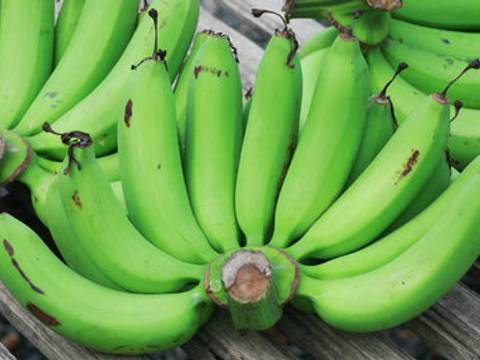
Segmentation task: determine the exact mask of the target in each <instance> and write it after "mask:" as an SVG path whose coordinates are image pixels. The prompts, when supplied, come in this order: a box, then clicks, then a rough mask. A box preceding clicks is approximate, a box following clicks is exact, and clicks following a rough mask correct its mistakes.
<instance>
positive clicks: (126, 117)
mask: <svg viewBox="0 0 480 360" xmlns="http://www.w3.org/2000/svg"><path fill="white" fill-rule="evenodd" d="M132 115H133V101H132V99H129V100H128V102H127V105H126V106H125V114H124V117H123V121H125V125H127V127H130V119H131V118H132Z"/></svg>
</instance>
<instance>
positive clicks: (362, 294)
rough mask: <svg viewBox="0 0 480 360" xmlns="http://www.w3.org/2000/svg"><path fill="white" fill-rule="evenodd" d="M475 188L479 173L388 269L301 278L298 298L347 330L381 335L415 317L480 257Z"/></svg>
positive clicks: (478, 194) (478, 197)
mask: <svg viewBox="0 0 480 360" xmlns="http://www.w3.org/2000/svg"><path fill="white" fill-rule="evenodd" d="M479 186H480V174H479V173H478V172H477V174H476V175H475V176H474V178H473V179H471V181H470V182H469V183H468V184H466V185H465V186H464V187H463V189H462V191H461V193H460V194H458V196H457V197H456V199H455V201H454V202H453V203H451V204H450V205H449V206H448V208H447V209H446V211H445V212H443V213H442V214H441V216H440V217H439V218H438V220H437V221H436V222H435V223H434V224H433V226H432V227H431V228H430V229H429V230H428V231H427V232H426V233H425V235H423V236H422V237H421V238H420V239H419V240H418V241H416V242H415V243H414V244H413V245H412V246H410V247H409V248H408V249H407V250H406V251H405V252H403V253H402V254H401V255H399V256H397V257H396V258H395V259H393V260H392V261H390V262H389V263H387V264H386V265H384V266H382V267H380V268H378V269H376V270H374V271H371V272H368V273H365V274H361V275H358V276H353V277H349V278H345V279H337V280H317V279H313V278H311V277H308V276H306V275H303V276H302V278H301V281H300V285H299V288H298V291H297V297H299V298H301V299H302V298H303V299H304V300H306V301H308V300H309V301H310V302H311V304H312V305H313V307H314V308H315V310H316V312H317V314H318V315H319V316H320V317H321V318H322V319H323V320H324V321H326V322H327V323H328V324H330V325H332V326H334V327H336V328H339V329H342V330H347V331H354V332H367V331H378V330H383V329H387V328H390V327H392V326H396V325H399V324H402V323H404V322H406V321H408V320H410V319H412V318H414V317H416V316H418V315H419V314H420V313H422V312H423V311H425V310H426V309H428V308H429V307H430V306H432V305H433V304H434V303H435V302H436V301H437V300H438V299H439V298H440V297H441V296H442V295H443V294H445V293H446V292H447V291H448V290H449V289H450V288H451V287H452V286H453V285H454V284H455V283H456V282H457V281H459V280H460V278H461V277H462V276H463V275H464V274H465V273H466V272H467V270H468V269H469V268H470V266H471V265H472V264H473V263H474V262H475V260H476V258H477V257H478V255H479V254H480V227H479V226H478V214H480V192H479V191H478V189H479Z"/></svg>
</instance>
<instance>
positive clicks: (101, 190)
mask: <svg viewBox="0 0 480 360" xmlns="http://www.w3.org/2000/svg"><path fill="white" fill-rule="evenodd" d="M72 149H73V150H75V151H74V152H73V153H72V155H73V156H74V157H71V156H69V157H68V159H67V161H68V166H67V164H65V169H67V170H69V171H67V172H68V174H67V175H62V176H60V188H61V194H62V201H63V205H64V207H65V211H66V214H67V217H68V219H69V221H70V224H71V228H72V231H73V232H74V233H75V234H76V236H77V238H78V241H79V244H80V246H81V247H82V248H83V249H84V251H85V252H86V253H87V254H88V256H89V257H90V259H91V260H92V261H93V263H94V264H95V265H96V266H97V267H98V268H99V269H100V271H101V272H103V273H104V274H105V275H106V276H107V277H109V278H110V279H111V280H112V281H114V282H115V283H117V284H119V285H120V286H121V287H123V288H124V289H127V290H130V291H134V292H141V293H159V292H169V291H176V290H179V289H181V288H183V287H184V286H185V285H186V284H188V283H192V282H193V283H195V282H198V281H200V280H201V279H202V277H203V272H204V268H203V267H202V266H199V265H192V264H188V263H184V262H182V261H180V260H177V259H175V258H173V257H171V256H169V255H167V254H166V253H164V252H163V251H162V250H160V249H157V248H156V247H155V246H153V245H152V244H150V243H149V242H148V241H147V240H146V239H145V238H144V237H143V236H142V235H141V234H140V233H139V232H138V231H137V230H136V229H135V227H134V226H133V225H132V224H131V223H130V222H129V220H128V219H127V217H126V216H125V213H124V212H123V210H122V208H121V207H120V206H119V205H118V201H117V199H116V198H115V195H114V193H113V191H112V189H111V188H110V186H109V183H108V181H107V179H106V177H105V175H104V174H103V173H102V171H101V169H100V167H99V166H98V164H97V163H96V160H95V155H94V152H93V149H92V148H91V147H87V148H85V149H83V148H78V147H76V148H72ZM74 159H76V161H78V164H79V165H80V167H81V170H80V169H79V167H77V166H75V165H76V164H77V162H76V161H75V160H74ZM125 254H128V256H127V257H126V256H125Z"/></svg>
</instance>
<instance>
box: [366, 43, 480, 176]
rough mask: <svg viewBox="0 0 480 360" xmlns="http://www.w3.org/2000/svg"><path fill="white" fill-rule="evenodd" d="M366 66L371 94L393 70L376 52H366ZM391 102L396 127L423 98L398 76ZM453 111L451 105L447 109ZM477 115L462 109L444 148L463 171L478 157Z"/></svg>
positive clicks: (478, 122)
mask: <svg viewBox="0 0 480 360" xmlns="http://www.w3.org/2000/svg"><path fill="white" fill-rule="evenodd" d="M367 58H368V63H369V68H370V74H371V76H372V83H373V86H374V89H375V91H379V90H380V89H381V88H382V87H383V86H384V84H385V82H386V81H388V79H389V78H390V74H391V73H392V72H393V71H394V69H393V68H392V66H391V65H390V64H389V63H388V61H387V60H386V59H385V58H384V56H383V54H382V52H381V51H380V50H379V49H371V50H370V51H369V52H368V57H367ZM389 92H390V95H391V97H392V99H395V114H396V117H397V120H398V122H399V123H400V124H402V123H403V121H404V119H405V118H406V117H407V116H408V115H409V114H410V113H411V112H412V111H413V110H414V109H415V107H416V106H418V104H419V103H421V101H422V99H423V97H424V96H425V95H424V94H423V93H422V92H421V91H420V90H418V89H417V88H415V87H413V86H411V85H410V84H409V83H407V82H406V81H405V80H403V79H402V78H401V77H400V78H399V79H397V81H395V83H394V84H392V85H391V87H390V89H389ZM451 112H452V114H453V112H454V109H453V106H452V110H451ZM479 119H480V112H479V110H475V109H468V108H464V109H462V111H461V112H460V114H458V117H457V118H456V119H455V121H454V122H452V124H451V132H450V139H449V141H448V147H449V151H450V155H451V158H452V160H453V162H452V164H453V165H454V166H456V167H458V168H464V167H465V166H466V165H468V163H469V162H470V161H472V160H473V159H475V157H477V156H478V155H480V141H479V140H478V139H480V120H479Z"/></svg>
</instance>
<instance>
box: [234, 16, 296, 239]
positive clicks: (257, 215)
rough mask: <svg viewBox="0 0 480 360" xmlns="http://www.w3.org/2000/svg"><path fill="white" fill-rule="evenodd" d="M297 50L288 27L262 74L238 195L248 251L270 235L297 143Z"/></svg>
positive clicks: (274, 42) (272, 45)
mask: <svg viewBox="0 0 480 360" xmlns="http://www.w3.org/2000/svg"><path fill="white" fill-rule="evenodd" d="M253 12H254V13H255V14H256V16H257V15H258V16H260V15H261V14H262V13H264V12H265V11H260V10H259V11H258V12H257V9H254V10H253ZM297 48H298V44H297V40H296V38H295V34H294V33H293V31H292V30H291V29H289V28H288V25H285V28H284V29H283V30H281V31H277V32H276V33H275V34H274V35H273V36H272V38H271V40H270V42H269V43H268V45H267V48H266V49H265V53H264V55H263V58H262V60H261V63H260V65H259V68H258V71H257V77H256V82H255V92H254V94H253V96H252V102H251V108H250V112H249V116H248V122H247V128H246V131H245V138H244V140H243V146H242V152H241V156H240V164H239V168H238V176H237V185H236V191H235V206H236V214H237V219H238V224H239V225H240V228H241V229H242V231H243V234H244V235H245V236H246V239H247V245H249V246H256V245H263V244H264V242H265V239H266V238H267V236H268V235H267V233H268V231H269V230H270V227H271V224H272V221H273V215H274V211H275V201H276V199H277V196H278V192H279V189H280V188H281V186H282V182H283V179H284V176H285V174H286V171H287V169H288V165H289V163H290V160H291V157H292V155H293V152H294V149H295V144H296V141H297V134H298V119H299V115H300V105H301V99H302V70H301V68H300V62H299V60H298V57H297V56H296V51H297ZM273 104H275V106H272V105H273ZM272 129H275V131H273V132H272Z"/></svg>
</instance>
